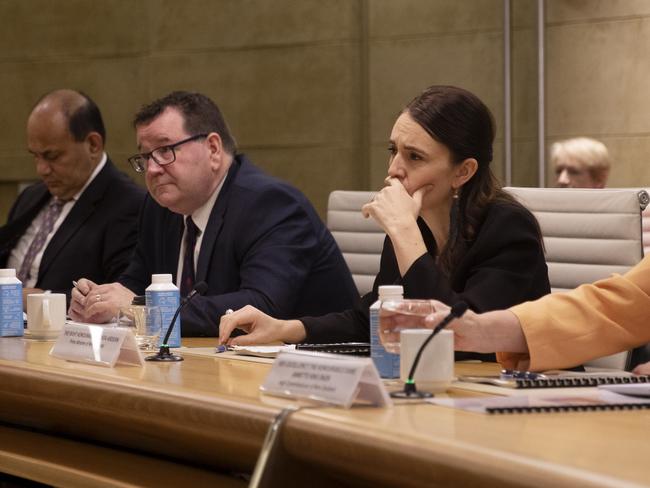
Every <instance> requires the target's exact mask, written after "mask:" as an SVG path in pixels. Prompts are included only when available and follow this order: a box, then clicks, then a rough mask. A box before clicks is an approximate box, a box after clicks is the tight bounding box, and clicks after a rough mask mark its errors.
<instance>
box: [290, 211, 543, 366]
mask: <svg viewBox="0 0 650 488" xmlns="http://www.w3.org/2000/svg"><path fill="white" fill-rule="evenodd" d="M418 225H419V227H420V232H421V233H422V237H423V238H424V242H425V244H426V247H427V251H428V252H427V253H426V254H423V255H422V256H421V257H420V258H419V259H417V260H416V261H415V262H414V263H413V265H412V266H411V267H410V268H409V270H408V271H407V272H406V274H405V275H404V277H401V276H400V273H399V268H398V265H397V259H396V258H395V252H394V251H393V245H392V243H391V241H390V239H389V238H388V237H387V238H386V240H385V241H384V249H383V251H382V255H381V264H380V270H379V274H378V275H377V278H376V279H375V283H374V286H373V289H372V292H370V293H368V294H366V295H365V296H364V297H363V298H362V299H361V302H360V304H359V305H358V306H357V307H355V308H354V309H352V310H347V311H345V312H343V313H340V314H328V315H325V316H323V317H305V318H303V319H301V320H302V322H303V324H304V325H305V328H306V330H307V338H306V340H305V342H310V343H311V342H313V343H328V342H348V341H362V342H367V341H368V339H369V334H370V332H369V317H368V307H369V306H370V305H371V304H372V303H373V302H375V301H376V300H377V289H378V288H379V286H380V285H403V286H404V297H405V298H421V299H429V298H433V299H436V300H440V301H442V302H444V303H447V304H449V305H452V304H454V303H456V302H459V301H464V302H466V303H467V304H468V305H469V307H470V308H471V309H472V310H474V311H475V312H486V311H488V310H498V309H504V308H508V307H511V306H513V305H516V304H518V303H521V302H525V301H527V300H535V299H536V298H539V297H541V296H543V295H545V294H547V293H549V292H550V291H551V289H550V284H549V281H548V269H547V267H546V261H545V259H544V251H543V247H542V243H541V242H540V240H539V239H540V238H539V233H538V226H537V222H536V220H535V217H534V216H533V215H532V214H531V213H530V212H529V211H528V210H526V209H525V208H524V207H522V206H521V205H519V204H514V203H494V204H492V205H490V206H489V207H488V208H487V209H486V212H485V217H484V219H483V223H482V224H481V226H480V228H479V229H478V231H477V235H476V239H475V240H474V241H473V242H472V243H471V244H470V245H469V248H468V250H467V253H466V254H465V256H464V257H463V258H462V260H461V262H460V263H459V264H458V266H457V267H456V269H454V270H453V271H452V273H451V276H450V277H447V276H445V275H444V274H443V273H442V271H441V270H440V268H439V267H438V266H437V265H436V262H435V255H436V243H435V240H434V238H433V235H432V234H431V231H430V230H429V228H428V227H427V226H426V224H425V223H424V221H423V220H421V219H419V220H418ZM461 358H463V355H462V354H460V355H459V354H457V359H461Z"/></svg>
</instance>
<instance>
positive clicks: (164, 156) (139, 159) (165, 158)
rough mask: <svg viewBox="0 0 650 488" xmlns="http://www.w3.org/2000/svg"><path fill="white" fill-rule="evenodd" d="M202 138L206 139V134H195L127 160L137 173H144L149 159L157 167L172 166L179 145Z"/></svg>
mask: <svg viewBox="0 0 650 488" xmlns="http://www.w3.org/2000/svg"><path fill="white" fill-rule="evenodd" d="M202 137H208V134H197V135H195V136H192V137H188V138H187V139H183V140H182V141H178V142H175V143H174V144H168V145H166V146H160V147H157V148H156V149H154V150H153V151H150V152H148V153H141V154H136V155H135V156H131V157H130V158H129V163H131V166H133V169H134V170H136V171H137V172H138V173H144V172H145V171H147V162H148V161H149V159H153V162H154V163H156V164H157V165H159V166H165V165H167V164H172V163H173V162H174V161H176V151H175V149H176V148H177V147H178V146H180V145H181V144H185V143H186V142H191V141H195V140H197V139H201V138H202Z"/></svg>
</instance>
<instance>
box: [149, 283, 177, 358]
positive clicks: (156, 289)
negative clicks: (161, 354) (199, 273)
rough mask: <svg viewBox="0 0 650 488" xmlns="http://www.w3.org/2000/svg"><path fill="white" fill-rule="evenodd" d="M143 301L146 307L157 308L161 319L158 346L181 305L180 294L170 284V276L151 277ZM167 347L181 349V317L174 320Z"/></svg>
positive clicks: (174, 286) (172, 284)
mask: <svg viewBox="0 0 650 488" xmlns="http://www.w3.org/2000/svg"><path fill="white" fill-rule="evenodd" d="M145 297H146V298H145V300H146V303H147V306H149V307H158V308H159V309H160V315H161V318H162V328H161V330H160V345H162V341H163V339H164V338H165V335H166V334H167V329H168V328H169V326H170V325H171V321H172V319H173V318H174V313H176V309H177V308H178V307H179V306H180V304H181V293H180V291H179V290H178V288H177V287H176V285H174V283H173V282H172V275H171V274H155V275H151V285H149V286H148V287H147V289H146V290H145ZM167 345H168V346H169V347H181V316H180V315H179V316H178V317H177V318H176V323H175V324H174V329H173V330H172V333H171V335H170V336H169V341H167Z"/></svg>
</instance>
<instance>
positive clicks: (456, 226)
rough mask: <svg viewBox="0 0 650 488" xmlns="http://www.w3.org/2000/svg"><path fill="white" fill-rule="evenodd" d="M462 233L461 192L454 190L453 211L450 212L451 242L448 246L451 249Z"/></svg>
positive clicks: (452, 198) (448, 242) (449, 241)
mask: <svg viewBox="0 0 650 488" xmlns="http://www.w3.org/2000/svg"><path fill="white" fill-rule="evenodd" d="M459 231H460V192H459V191H458V188H454V194H453V196H452V197H451V209H450V210H449V240H448V241H447V246H449V247H451V246H453V245H454V244H455V243H456V239H458V233H459Z"/></svg>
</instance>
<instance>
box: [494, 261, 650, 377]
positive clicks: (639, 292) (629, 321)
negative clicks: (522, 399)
mask: <svg viewBox="0 0 650 488" xmlns="http://www.w3.org/2000/svg"><path fill="white" fill-rule="evenodd" d="M510 310H511V311H512V312H513V313H514V314H515V315H516V316H517V318H518V319H519V322H520V323H521V327H522V329H523V331H524V335H525V336H526V341H527V343H528V351H529V353H528V355H525V354H511V353H498V354H497V360H498V361H499V362H500V363H502V364H503V365H504V366H505V367H509V368H517V369H530V370H534V371H541V370H545V369H556V368H568V367H572V366H577V365H579V364H582V363H584V362H585V361H588V360H590V359H594V358H597V357H601V356H607V355H609V354H614V353H617V352H621V351H624V350H626V349H631V348H633V347H637V346H639V345H642V344H646V343H648V342H650V323H649V319H650V256H648V257H646V258H644V259H643V260H642V261H641V262H640V263H639V264H637V265H636V266H635V267H634V268H632V269H631V270H630V271H628V272H627V273H626V274H625V275H622V276H621V275H613V276H611V277H610V278H606V279H603V280H600V281H597V282H595V283H593V284H588V285H582V286H579V287H578V288H576V289H575V290H572V291H570V292H567V293H556V294H551V295H546V296H545V297H543V298H540V299H539V300H536V301H533V302H526V303H523V304H521V305H517V306H515V307H512V308H511V309H510Z"/></svg>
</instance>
